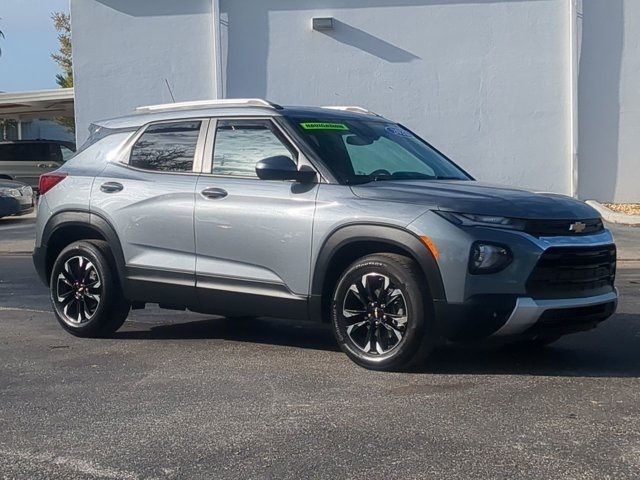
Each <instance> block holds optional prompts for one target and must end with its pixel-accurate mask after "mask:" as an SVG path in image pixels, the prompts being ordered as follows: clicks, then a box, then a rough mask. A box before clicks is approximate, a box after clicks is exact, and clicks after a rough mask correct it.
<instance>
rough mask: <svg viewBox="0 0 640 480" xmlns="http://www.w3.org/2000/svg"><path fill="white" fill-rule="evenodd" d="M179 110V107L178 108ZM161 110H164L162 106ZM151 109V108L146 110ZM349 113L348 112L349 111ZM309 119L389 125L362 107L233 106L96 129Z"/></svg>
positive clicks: (120, 120)
mask: <svg viewBox="0 0 640 480" xmlns="http://www.w3.org/2000/svg"><path fill="white" fill-rule="evenodd" d="M177 105H178V106H179V105H180V104H177ZM160 107H165V106H164V105H163V106H160ZM144 108H145V109H146V108H149V107H144ZM347 109H349V110H347ZM237 116H247V117H292V118H301V117H306V118H309V119H314V120H322V119H327V120H329V119H334V120H339V119H342V120H347V119H352V120H356V119H358V120H361V119H363V118H368V119H369V120H379V121H388V120H386V119H385V118H383V117H381V116H379V115H376V114H375V113H373V112H369V111H367V110H365V109H363V108H361V107H305V106H284V107H282V106H280V105H275V104H272V106H268V105H243V106H240V105H234V106H225V105H221V106H211V107H209V106H206V105H203V106H198V107H194V108H179V107H176V108H175V109H172V108H171V106H170V105H167V106H166V109H158V110H156V111H148V110H144V111H138V112H136V113H133V114H131V115H126V116H122V117H115V118H109V119H106V120H101V121H97V122H94V124H95V125H98V126H100V127H105V128H113V129H120V128H137V127H141V126H142V125H146V124H147V123H151V122H162V121H169V120H181V119H190V118H199V117H202V118H207V117H237Z"/></svg>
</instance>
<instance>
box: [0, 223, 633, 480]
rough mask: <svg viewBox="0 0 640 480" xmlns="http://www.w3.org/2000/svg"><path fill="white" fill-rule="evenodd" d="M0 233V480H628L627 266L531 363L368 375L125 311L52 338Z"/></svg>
mask: <svg viewBox="0 0 640 480" xmlns="http://www.w3.org/2000/svg"><path fill="white" fill-rule="evenodd" d="M33 229H34V221H33V218H22V219H20V218H10V219H2V220H0V365H1V374H0V478H11V479H13V478H25V479H39V478H114V479H143V478H169V479H171V478H203V479H211V478H216V479H221V478H229V479H238V478H291V479H299V478H331V479H336V478H339V479H343V478H345V479H346V478H353V479H360V478H375V479H394V478H398V479H400V478H402V479H411V478H416V479H417V478H443V477H446V478H461V479H462V478H464V479H467V478H580V479H603V478H612V479H613V478H615V479H619V478H638V477H639V476H640V402H639V400H640V380H639V377H640V262H628V263H626V264H623V265H622V266H621V268H620V270H619V275H618V287H619V289H620V291H621V295H622V297H621V304H620V307H619V311H618V313H617V314H616V315H615V316H614V317H613V318H611V319H610V320H609V321H608V322H607V323H605V324H604V325H602V326H601V327H600V328H599V329H597V330H595V331H592V332H588V333H583V334H579V335H574V336H570V337H567V338H565V339H562V340H561V341H559V342H558V343H557V344H555V345H554V346H553V347H550V348H548V349H547V350H544V351H541V352H537V353H534V352H526V351H521V350H517V349H513V348H500V349H498V348H489V347H473V348H463V347H459V346H445V347H442V348H440V349H439V350H438V351H437V352H436V353H435V354H434V356H433V358H432V359H431V362H430V364H429V365H427V366H425V367H424V368H423V369H421V370H420V371H418V372H414V373H391V374H390V373H377V372H369V371H366V370H363V369H362V368H359V367H358V366H356V365H355V364H353V363H351V362H350V361H349V360H348V359H347V357H346V356H344V355H343V354H342V353H340V352H339V351H337V347H336V345H335V343H334V341H333V338H332V335H331V332H330V330H329V329H328V328H326V327H324V326H319V325H314V324H308V323H303V322H289V321H278V320H267V319H260V320H256V321H240V322H232V321H230V320H227V319H224V318H219V317H210V316H203V315H196V314H190V313H181V312H171V311H160V310H145V311H141V312H134V313H133V314H132V315H131V317H130V321H128V322H127V323H126V324H125V326H124V327H123V328H122V329H121V331H120V332H118V333H117V334H116V336H115V337H114V338H112V339H108V340H83V339H77V338H74V337H72V336H70V335H68V334H66V333H64V332H63V331H62V329H61V328H60V327H58V325H57V323H56V322H55V320H54V319H53V316H52V314H51V313H49V302H48V293H47V290H46V289H45V287H43V286H42V285H41V284H40V283H39V281H38V280H37V279H36V275H35V272H34V271H33V267H32V265H31V258H30V256H29V255H28V254H26V253H24V248H23V247H21V246H24V245H28V243H29V241H30V239H31V238H32V237H33Z"/></svg>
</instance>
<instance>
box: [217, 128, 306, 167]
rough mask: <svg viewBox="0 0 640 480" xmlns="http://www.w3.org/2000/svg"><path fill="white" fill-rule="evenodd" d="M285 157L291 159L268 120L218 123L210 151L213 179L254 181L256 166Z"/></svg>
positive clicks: (289, 153) (291, 156)
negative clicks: (224, 178) (237, 178)
mask: <svg viewBox="0 0 640 480" xmlns="http://www.w3.org/2000/svg"><path fill="white" fill-rule="evenodd" d="M275 155H285V156H287V157H289V158H291V159H293V158H294V156H293V155H292V154H291V152H290V151H289V149H288V148H287V147H285V145H284V144H283V142H282V141H281V140H280V139H279V138H278V136H276V134H275V133H274V131H273V130H272V125H271V122H270V121H268V120H220V121H218V129H217V131H216V143H215V146H214V149H213V172H212V173H214V174H216V175H233V176H241V177H257V175H256V163H258V162H259V161H260V160H262V159H264V158H267V157H273V156H275Z"/></svg>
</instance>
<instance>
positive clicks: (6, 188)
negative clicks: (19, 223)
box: [0, 179, 35, 218]
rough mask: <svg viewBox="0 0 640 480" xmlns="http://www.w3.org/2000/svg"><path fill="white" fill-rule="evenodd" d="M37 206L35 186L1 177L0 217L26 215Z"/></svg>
mask: <svg viewBox="0 0 640 480" xmlns="http://www.w3.org/2000/svg"><path fill="white" fill-rule="evenodd" d="M34 208H35V193H34V192H33V188H31V187H30V186H29V185H25V184H24V183H20V182H14V181H12V180H2V179H0V218H2V217H8V216H10V215H26V214H27V213H31V212H33V209H34Z"/></svg>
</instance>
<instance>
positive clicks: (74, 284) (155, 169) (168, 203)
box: [34, 99, 618, 370]
mask: <svg viewBox="0 0 640 480" xmlns="http://www.w3.org/2000/svg"><path fill="white" fill-rule="evenodd" d="M40 192H41V196H40V203H39V208H38V222H37V231H36V245H35V251H34V262H35V266H36V269H37V271H38V273H39V275H40V277H41V279H42V280H43V281H44V282H45V283H46V284H47V285H49V287H50V289H51V299H52V302H53V310H54V313H55V316H56V318H57V319H58V321H59V322H60V324H61V325H62V327H63V328H65V329H66V330H67V331H69V332H70V333H72V334H74V335H77V336H81V337H99V336H105V335H109V334H111V333H113V332H114V331H116V330H117V329H118V328H119V327H120V326H121V325H122V323H123V322H124V321H125V319H126V318H127V315H128V314H129V310H130V308H134V309H139V308H144V307H145V305H146V304H147V303H159V304H160V306H161V307H163V308H170V309H185V308H187V309H189V310H193V311H197V312H203V313H212V314H221V315H225V316H228V317H238V316H264V317H278V318H293V319H299V320H303V319H308V320H314V321H322V322H328V323H331V324H332V326H333V331H334V334H335V337H336V340H337V342H338V344H339V345H340V347H341V348H342V350H343V351H344V352H345V353H346V354H347V355H348V356H349V357H350V358H351V359H353V360H354V361H355V362H357V363H358V364H360V365H363V366H365V367H368V368H373V369H379V370H396V369H399V368H404V367H407V366H409V365H411V364H415V363H420V362H421V361H422V360H423V359H424V358H425V357H426V355H427V354H428V353H429V351H430V350H431V349H432V348H433V347H434V346H435V345H437V344H438V343H439V342H440V341H441V340H443V339H448V340H452V341H460V342H468V341H471V340H480V339H485V338H488V337H496V338H503V339H509V340H513V341H519V342H526V343H528V344H530V345H538V346H543V345H546V344H548V343H551V342H553V341H555V340H557V339H558V338H560V337H561V336H562V335H566V334H569V333H574V332H579V331H582V330H589V329H591V328H595V327H596V326H597V325H598V324H599V323H600V322H602V321H603V320H605V319H607V318H608V317H610V316H611V315H612V314H613V312H614V311H615V309H616V304H617V299H618V295H617V291H616V289H615V287H614V279H615V271H616V247H615V244H614V242H613V237H612V236H611V233H610V232H609V231H608V230H607V229H606V228H605V227H604V225H603V222H602V219H601V218H600V216H599V214H598V212H596V211H595V210H594V209H592V208H591V207H589V206H588V205H586V204H585V203H583V202H581V201H579V200H576V199H574V198H570V197H566V196H562V195H554V194H537V193H533V192H529V191H526V190H522V189H518V188H513V187H504V186H497V185H491V184H486V183H482V182H478V181H475V180H474V179H473V177H471V176H470V175H469V174H468V173H466V172H465V171H464V170H462V169H461V168H460V167H458V166H457V165H455V164H454V163H453V162H452V161H451V160H449V159H448V158H447V157H445V156H444V155H443V154H442V153H440V152H439V151H438V150H436V149H435V148H434V147H432V146H431V145H429V144H428V143H427V142H426V141H424V140H423V139H421V138H419V137H418V136H416V135H415V134H413V133H412V132H411V131H409V130H408V129H407V128H405V127H403V126H402V125H400V124H398V123H395V122H393V121H391V120H387V119H385V118H383V117H381V116H379V115H376V114H373V113H372V112H369V111H367V110H365V109H363V108H360V107H325V108H310V107H281V106H279V105H275V104H271V103H269V102H266V101H264V100H238V99H236V100H218V101H213V102H193V103H185V104H171V105H159V106H151V107H146V108H141V109H139V111H138V113H137V114H135V115H131V116H128V117H123V118H118V119H112V120H107V121H104V122H100V123H99V124H97V125H94V126H93V127H92V129H91V136H90V139H89V141H88V142H87V144H86V147H85V149H84V150H83V151H82V152H81V153H79V154H78V155H76V156H75V157H74V158H73V159H72V160H70V161H69V162H67V163H66V164H65V165H64V166H63V167H62V168H60V169H59V170H58V171H56V172H52V173H50V174H45V175H43V176H42V177H41V181H40ZM247 328H250V327H247Z"/></svg>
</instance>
